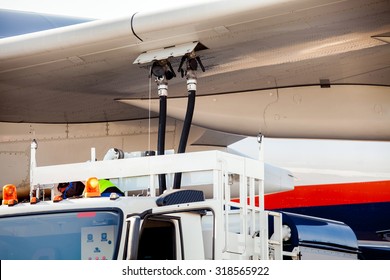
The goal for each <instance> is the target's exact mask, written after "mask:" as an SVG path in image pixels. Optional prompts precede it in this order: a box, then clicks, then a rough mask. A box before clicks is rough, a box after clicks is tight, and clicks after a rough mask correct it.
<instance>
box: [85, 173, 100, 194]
mask: <svg viewBox="0 0 390 280" xmlns="http://www.w3.org/2000/svg"><path fill="white" fill-rule="evenodd" d="M96 196H100V188H99V180H98V179H97V178H96V177H91V178H88V180H87V182H86V183H85V197H96Z"/></svg>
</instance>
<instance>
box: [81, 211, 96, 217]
mask: <svg viewBox="0 0 390 280" xmlns="http://www.w3.org/2000/svg"><path fill="white" fill-rule="evenodd" d="M94 217H96V212H80V213H78V214H77V218H94Z"/></svg>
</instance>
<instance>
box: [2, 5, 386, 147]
mask: <svg viewBox="0 0 390 280" xmlns="http://www.w3.org/2000/svg"><path fill="white" fill-rule="evenodd" d="M389 19H390V7H389V5H388V1H356V0H354V1H301V0H297V1H282V0H280V1H239V2H238V1H213V2H210V3H207V4H204V3H203V4H198V5H195V6H191V7H187V8H184V7H181V8H178V9H176V10H163V11H160V12H149V13H142V12H139V13H132V14H130V15H129V17H124V18H121V19H115V20H102V21H92V22H87V23H82V24H78V25H74V26H68V27H63V28H58V29H52V30H47V31H41V32H36V33H31V34H26V35H20V36H15V37H10V38H4V39H1V40H0V121H2V122H18V123H19V122H25V123H29V122H37V123H88V122H106V121H117V120H133V119H143V118H147V117H149V116H150V115H151V116H152V117H155V116H157V115H158V113H157V111H158V110H157V109H156V108H154V110H153V113H152V114H150V113H149V112H148V107H147V106H145V100H143V99H145V98H149V96H151V97H157V89H156V84H155V82H154V79H152V78H150V73H149V72H150V70H149V66H150V65H149V64H142V65H139V64H137V63H134V62H136V59H137V57H138V56H139V55H140V54H142V53H147V52H150V51H155V50H159V49H164V48H165V49H169V48H175V46H178V45H181V44H185V43H189V42H199V43H201V44H202V46H204V48H203V50H201V51H199V52H198V53H197V55H199V57H200V58H201V60H202V62H203V65H204V66H205V70H206V71H205V72H204V73H202V72H200V71H199V73H198V91H197V96H198V99H197V105H196V106H197V107H196V111H195V116H194V121H195V123H196V124H198V125H201V126H205V127H208V128H212V129H216V130H220V131H226V132H230V133H237V134H245V135H256V134H257V133H259V132H262V133H264V134H266V135H269V136H274V137H308V138H318V137H321V138H342V139H344V138H346V139H377V140H389V139H390V131H389V128H388V126H386V124H388V123H390V93H389V86H390V46H389V45H388V42H386V38H388V37H387V35H386V34H388V32H389V31H390V20H389ZM170 62H171V64H172V65H173V68H174V69H175V70H177V67H178V65H179V63H180V57H172V58H170ZM177 74H178V73H177ZM177 76H178V77H176V78H174V79H172V80H170V81H169V97H168V98H169V99H168V108H169V112H171V116H173V117H177V118H182V117H181V115H180V114H181V112H180V113H175V112H179V111H180V110H184V108H185V105H184V107H181V106H182V105H183V104H181V103H180V102H179V100H180V97H185V96H186V95H187V90H186V86H185V83H186V82H185V79H182V78H180V75H179V74H178V75H177ZM125 99H126V100H129V101H128V102H118V100H125ZM136 99H139V100H138V101H137V100H136ZM183 102H184V101H183ZM126 103H127V104H126ZM179 103H180V104H179ZM174 111H175V112H174ZM215 116H218V118H215V119H213V118H214V117H215ZM234 118H235V119H234ZM347 128H348V129H347Z"/></svg>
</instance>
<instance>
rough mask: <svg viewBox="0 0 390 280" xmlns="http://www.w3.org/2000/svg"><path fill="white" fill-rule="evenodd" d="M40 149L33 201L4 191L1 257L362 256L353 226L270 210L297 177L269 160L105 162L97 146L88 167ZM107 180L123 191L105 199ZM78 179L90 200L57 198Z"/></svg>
mask: <svg viewBox="0 0 390 280" xmlns="http://www.w3.org/2000/svg"><path fill="white" fill-rule="evenodd" d="M36 151H37V143H36V141H35V140H34V141H33V142H32V144H31V166H30V186H31V193H30V199H29V200H28V201H24V202H23V201H18V197H17V189H16V187H15V186H13V185H6V186H4V188H3V201H2V206H0V259H2V260H4V259H23V260H26V259H66V260H70V259H87V260H88V259H90V260H112V259H123V260H165V259H168V260H172V259H175V260H194V259H196V260H220V259H230V260H231V259H240V260H243V259H245V260H283V259H287V260H304V259H357V258H358V253H359V252H358V251H359V249H358V242H357V239H356V236H355V234H354V232H353V231H352V230H351V228H350V227H348V226H347V225H346V224H344V223H342V222H338V221H333V220H326V219H321V218H316V217H308V216H303V215H297V214H291V213H285V212H276V211H267V210H265V209H264V195H265V193H267V192H275V191H283V187H282V188H281V189H278V187H276V188H275V186H276V185H278V184H279V185H283V184H284V183H281V182H282V181H285V179H286V178H287V177H289V176H288V174H287V175H286V174H284V175H286V176H287V177H286V176H284V175H280V176H279V177H278V176H276V177H275V178H276V179H275V178H274V179H275V180H272V178H271V177H272V176H275V172H272V171H275V170H272V168H270V167H267V168H265V165H264V162H263V160H262V158H261V157H260V159H259V160H255V159H251V158H246V157H242V156H238V155H233V154H230V153H226V152H222V151H204V152H194V153H182V154H164V155H150V154H149V153H139V154H138V156H135V157H128V158H122V159H116V160H100V161H98V160H96V158H95V151H94V149H93V148H92V149H91V160H89V161H87V162H81V163H72V164H61V165H52V166H37V164H36V159H35V154H36ZM265 170H267V171H265ZM162 174H164V177H165V180H166V189H165V190H163V191H161V190H160V188H159V178H160V177H161V175H162ZM176 174H180V176H181V184H180V188H178V187H175V186H174V183H173V181H174V177H175V175H176ZM270 174H271V175H270ZM272 174H273V175H272ZM267 178H268V180H267ZM283 178H284V179H283ZM99 179H108V180H110V181H111V182H113V184H115V185H116V186H117V187H118V188H120V189H121V191H123V192H124V193H125V195H124V196H119V195H118V194H117V193H111V194H110V195H109V196H108V197H102V196H101V195H100V190H99V184H98V180H99ZM72 181H83V182H85V190H84V193H83V195H81V196H79V197H68V198H66V199H58V196H56V186H57V185H58V184H59V183H61V182H72ZM275 182H276V183H275ZM48 193H49V194H48Z"/></svg>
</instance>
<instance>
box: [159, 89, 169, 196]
mask: <svg viewBox="0 0 390 280" xmlns="http://www.w3.org/2000/svg"><path fill="white" fill-rule="evenodd" d="M166 122H167V97H166V96H165V95H162V96H160V115H159V123H158V139H157V155H163V154H164V153H165V128H166ZM158 181H159V193H160V194H162V193H163V192H164V191H165V190H166V189H167V183H166V178H165V174H159V175H158Z"/></svg>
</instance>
